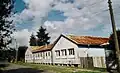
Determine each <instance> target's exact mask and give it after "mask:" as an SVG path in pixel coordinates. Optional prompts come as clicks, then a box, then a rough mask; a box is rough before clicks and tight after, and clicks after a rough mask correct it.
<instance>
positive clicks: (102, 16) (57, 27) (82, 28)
mask: <svg viewBox="0 0 120 73" xmlns="http://www.w3.org/2000/svg"><path fill="white" fill-rule="evenodd" d="M23 1H24V2H25V5H26V8H25V9H24V10H23V11H22V12H21V13H19V14H16V15H15V20H16V21H15V22H17V23H20V24H22V23H24V22H29V21H31V22H32V23H31V24H32V25H33V27H32V28H31V31H32V32H35V31H37V29H38V28H39V26H40V25H43V26H44V27H46V28H47V30H48V32H49V33H50V36H51V37H52V39H51V40H55V38H57V37H58V36H59V35H60V34H61V33H63V34H75V35H95V36H107V37H108V36H109V34H110V33H111V32H112V29H111V22H110V16H109V10H108V3H107V0H73V1H72V0H23ZM112 1H113V3H112V4H113V9H114V13H115V20H116V25H117V28H120V25H119V23H120V21H119V19H120V14H119V13H120V11H119V9H120V4H119V3H120V0H112ZM51 10H58V11H61V12H63V16H66V17H67V18H66V19H65V20H64V21H53V20H52V21H48V20H46V18H47V16H48V13H49V12H50V11H51ZM58 18H59V17H58ZM26 29H27V28H26ZM21 33H23V34H24V32H21ZM28 33H29V32H28ZM27 36H28V35H27ZM21 37H22V36H21Z"/></svg>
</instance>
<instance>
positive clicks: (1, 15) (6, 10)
mask: <svg viewBox="0 0 120 73" xmlns="http://www.w3.org/2000/svg"><path fill="white" fill-rule="evenodd" d="M13 7H14V0H0V50H3V49H4V48H5V49H6V48H7V47H8V45H9V43H11V34H12V33H13V28H14V25H13V24H12V20H9V19H8V18H10V17H11V15H12V11H13Z"/></svg>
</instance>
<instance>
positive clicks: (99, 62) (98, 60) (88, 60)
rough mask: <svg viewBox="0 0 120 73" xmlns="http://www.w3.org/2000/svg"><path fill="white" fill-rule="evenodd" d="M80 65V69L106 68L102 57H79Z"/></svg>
mask: <svg viewBox="0 0 120 73" xmlns="http://www.w3.org/2000/svg"><path fill="white" fill-rule="evenodd" d="M80 65H81V67H82V68H93V67H99V68H106V64H105V58H104V57H80Z"/></svg>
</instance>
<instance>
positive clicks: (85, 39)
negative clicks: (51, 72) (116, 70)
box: [26, 35, 109, 67]
mask: <svg viewBox="0 0 120 73" xmlns="http://www.w3.org/2000/svg"><path fill="white" fill-rule="evenodd" d="M108 40H109V39H108V38H102V37H93V36H73V35H70V36H64V35H60V36H59V37H58V38H57V40H56V41H55V42H54V44H52V45H44V46H40V47H38V48H37V49H35V50H33V51H32V54H33V56H32V57H34V58H32V60H33V62H34V63H48V64H60V65H74V66H78V65H81V66H84V64H86V63H85V60H83V59H87V58H88V57H92V62H93V61H94V62H93V63H91V64H93V65H94V67H102V65H103V64H105V51H104V47H102V46H101V44H104V43H107V42H108ZM26 55H27V52H26ZM101 58H102V60H101ZM26 60H27V59H26ZM99 61H100V62H99ZM26 62H27V61H26ZM98 62H99V63H98Z"/></svg>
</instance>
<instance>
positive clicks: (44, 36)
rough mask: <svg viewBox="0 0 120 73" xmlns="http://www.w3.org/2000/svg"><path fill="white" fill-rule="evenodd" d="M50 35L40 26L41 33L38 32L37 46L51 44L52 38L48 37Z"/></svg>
mask: <svg viewBox="0 0 120 73" xmlns="http://www.w3.org/2000/svg"><path fill="white" fill-rule="evenodd" d="M48 34H49V33H46V29H45V28H43V27H42V26H40V28H39V31H38V32H37V35H36V36H37V37H38V39H37V44H38V46H42V45H45V44H49V43H50V42H49V39H50V37H49V36H48Z"/></svg>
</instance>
